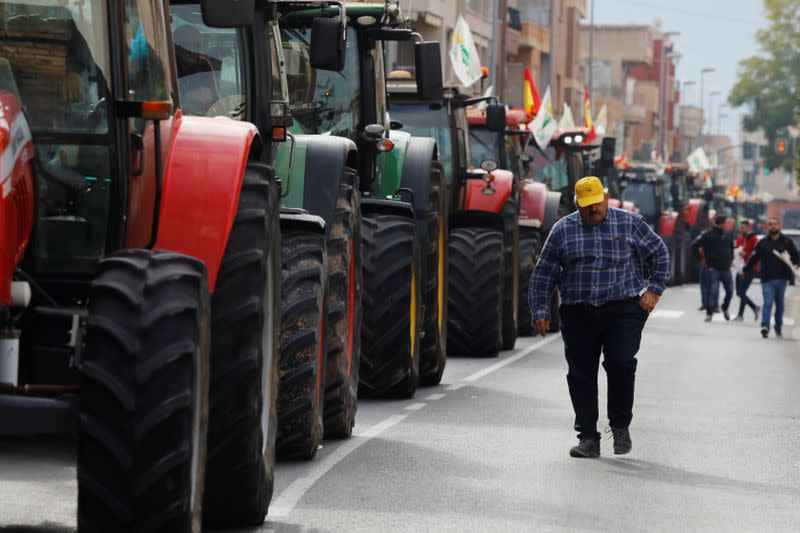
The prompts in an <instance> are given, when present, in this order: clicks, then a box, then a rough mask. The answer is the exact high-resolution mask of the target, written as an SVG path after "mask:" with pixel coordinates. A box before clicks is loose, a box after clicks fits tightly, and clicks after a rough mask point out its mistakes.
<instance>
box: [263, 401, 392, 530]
mask: <svg viewBox="0 0 800 533" xmlns="http://www.w3.org/2000/svg"><path fill="white" fill-rule="evenodd" d="M406 418H407V415H392V416H390V417H389V418H387V419H386V420H383V421H382V422H379V423H377V424H375V425H374V426H372V427H371V428H368V429H366V430H364V431H363V432H361V433H359V434H357V435H354V436H353V437H352V438H351V439H350V440H348V441H347V442H345V443H344V444H343V445H342V446H340V447H339V448H337V449H336V450H334V451H333V452H332V453H331V454H330V455H329V456H327V457H325V458H324V459H322V460H321V461H319V462H318V463H317V464H316V465H314V467H313V468H311V470H309V472H308V474H307V475H306V476H304V477H301V478H297V479H296V480H294V482H293V483H292V484H291V485H289V486H288V487H286V490H284V491H283V492H282V493H281V494H280V496H278V498H277V499H275V500H273V503H272V505H270V506H269V514H268V515H267V519H268V520H269V519H271V518H276V517H285V516H289V513H291V512H292V510H293V509H294V508H295V506H296V505H297V503H298V502H299V501H300V500H301V499H302V498H303V496H304V495H305V493H306V492H307V491H308V489H310V488H311V487H312V486H313V485H314V483H316V482H317V481H318V480H319V479H320V478H321V477H322V476H324V475H325V474H327V473H328V471H329V470H331V469H332V468H333V467H334V466H336V465H337V464H338V463H339V462H341V461H342V460H343V459H344V458H345V457H347V456H348V455H350V454H351V453H353V452H354V451H356V449H358V447H359V446H361V445H362V444H364V443H366V442H368V441H369V440H370V439H372V438H375V437H377V436H378V435H380V434H381V433H383V432H384V431H386V430H387V429H389V428H391V427H392V426H394V425H396V424H399V423H400V422H402V421H403V420H405V419H406Z"/></svg>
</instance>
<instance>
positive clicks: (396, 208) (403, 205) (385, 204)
mask: <svg viewBox="0 0 800 533" xmlns="http://www.w3.org/2000/svg"><path fill="white" fill-rule="evenodd" d="M361 213H363V214H370V213H384V214H391V215H400V216H404V217H408V218H410V219H412V220H413V219H414V206H413V205H411V204H410V203H409V202H402V201H400V200H388V199H382V198H365V197H362V198H361Z"/></svg>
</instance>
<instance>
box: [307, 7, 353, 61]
mask: <svg viewBox="0 0 800 533" xmlns="http://www.w3.org/2000/svg"><path fill="white" fill-rule="evenodd" d="M344 35H345V34H344V33H343V32H342V23H341V21H340V20H338V19H335V18H327V17H317V18H315V19H314V20H313V21H311V53H310V58H309V59H310V61H311V68H315V69H319V70H332V71H335V72H340V71H341V70H342V69H343V68H344V53H345V44H346V43H345V36H344Z"/></svg>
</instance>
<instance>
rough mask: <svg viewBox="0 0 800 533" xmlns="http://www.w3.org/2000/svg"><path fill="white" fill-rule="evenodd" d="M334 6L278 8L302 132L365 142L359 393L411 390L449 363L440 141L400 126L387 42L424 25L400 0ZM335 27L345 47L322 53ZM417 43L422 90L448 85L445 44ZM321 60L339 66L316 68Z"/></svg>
mask: <svg viewBox="0 0 800 533" xmlns="http://www.w3.org/2000/svg"><path fill="white" fill-rule="evenodd" d="M312 4H314V3H312ZM331 4H336V3H328V2H318V3H316V4H315V5H312V6H309V5H308V4H307V3H282V4H280V5H279V8H278V14H279V22H280V25H281V32H282V39H283V47H284V49H283V52H284V57H285V58H286V70H287V72H286V74H287V81H288V91H289V102H290V109H291V113H292V116H293V118H294V121H295V125H296V127H297V128H298V131H302V132H305V133H309V134H322V135H326V136H328V135H332V136H340V137H345V138H347V139H350V140H351V141H352V142H353V143H355V145H356V147H357V149H358V180H359V182H358V183H359V187H358V190H359V193H360V209H361V239H362V254H363V255H362V260H363V268H362V275H363V287H362V306H363V307H362V313H363V314H362V316H363V319H362V326H361V358H360V369H359V372H360V375H359V389H358V390H359V395H361V396H389V397H412V396H413V395H414V393H415V391H416V388H417V385H418V383H419V382H422V383H425V384H437V383H439V382H440V380H441V377H442V372H443V371H444V365H445V356H446V351H445V345H444V342H445V338H446V333H445V324H446V322H445V320H446V315H445V310H444V295H445V287H444V280H445V279H446V270H445V265H446V263H445V261H446V235H447V228H446V226H445V225H444V224H445V222H444V219H443V218H442V217H441V216H440V215H441V213H443V212H444V201H445V196H444V193H443V191H444V185H443V176H442V172H441V170H440V167H439V166H438V163H437V161H436V159H437V152H436V144H435V142H434V141H433V140H432V139H423V138H415V137H411V136H410V135H408V134H405V133H403V132H391V131H390V125H391V124H390V121H389V115H388V110H387V98H386V88H385V79H384V76H385V75H384V66H383V59H384V53H383V42H384V41H393V40H406V41H407V40H411V39H413V38H414V34H413V33H412V32H411V30H407V29H403V28H399V27H398V26H399V25H400V24H401V22H402V20H401V17H400V13H399V8H398V6H397V4H396V3H394V2H387V3H385V4H384V3H381V4H374V3H360V2H347V3H345V4H344V5H345V9H346V13H347V16H346V17H345V16H344V15H343V14H342V13H341V8H340V7H330V5H331ZM328 33H332V34H340V35H341V34H344V35H345V37H346V38H345V40H344V44H343V46H341V47H340V48H333V47H329V48H327V49H321V48H315V49H314V50H312V47H311V45H310V43H309V41H310V39H311V37H312V35H327V34H328ZM415 47H416V52H417V56H416V57H417V68H418V70H419V71H423V72H426V73H428V74H429V75H428V76H426V77H425V79H424V80H420V83H419V84H418V85H419V90H420V92H421V93H423V94H429V93H431V92H435V91H437V90H441V58H440V52H439V45H438V43H416V45H415ZM317 54H318V55H317ZM312 60H313V61H312ZM316 61H319V63H323V64H327V65H329V66H330V67H332V68H329V69H327V70H323V69H314V68H312V67H313V66H314V63H315V62H316Z"/></svg>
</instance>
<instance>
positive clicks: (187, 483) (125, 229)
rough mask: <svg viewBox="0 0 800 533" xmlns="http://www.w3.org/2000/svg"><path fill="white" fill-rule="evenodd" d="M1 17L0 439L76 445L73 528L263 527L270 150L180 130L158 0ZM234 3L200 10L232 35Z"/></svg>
mask: <svg viewBox="0 0 800 533" xmlns="http://www.w3.org/2000/svg"><path fill="white" fill-rule="evenodd" d="M43 4H44V3H43V2H41V1H32V0H19V1H16V2H3V3H2V5H0V113H2V116H0V150H2V154H3V155H2V162H3V163H2V165H3V166H2V177H1V178H0V189H1V190H2V195H1V197H0V345H1V346H2V349H3V356H2V359H0V382H3V383H2V387H1V388H0V433H2V434H4V435H7V434H14V435H22V436H31V435H47V434H53V433H77V444H78V448H77V449H78V453H77V481H78V528H79V529H80V530H82V531H104V532H111V531H115V532H116V531H156V530H158V531H199V530H200V528H201V522H202V520H205V521H206V522H207V523H211V524H218V525H222V526H245V525H259V524H261V523H263V520H264V516H265V515H266V512H267V506H268V505H269V501H270V498H271V494H272V487H273V462H274V445H275V427H276V423H275V416H276V414H275V394H276V389H277V366H276V362H277V357H276V356H275V354H276V353H277V340H278V335H277V332H278V330H279V323H278V320H279V316H280V313H279V307H278V306H279V297H280V293H279V287H280V242H279V235H280V232H279V227H278V220H279V219H278V205H279V188H278V186H277V184H276V183H275V180H274V179H273V171H272V168H271V167H270V166H269V165H267V164H266V162H267V161H269V159H268V158H269V157H270V154H271V146H270V139H269V138H263V137H261V136H260V135H259V134H258V131H257V130H256V128H255V127H254V126H253V125H251V124H248V123H244V122H236V121H233V120H230V119H224V118H215V119H212V118H197V117H187V116H183V114H182V112H181V108H180V101H179V100H178V96H177V95H178V91H177V80H176V74H175V58H174V52H173V47H172V38H171V35H170V31H169V17H170V14H169V9H168V5H167V3H166V1H164V0H126V1H124V2H118V1H110V0H90V1H74V2H73V1H67V2H51V3H50V5H43ZM246 4H247V2H244V1H242V2H239V6H240V8H241V9H240V10H231V9H230V6H226V7H227V9H219V8H217V9H214V8H213V7H214V6H207V5H205V3H204V6H203V16H204V18H205V20H207V21H208V22H209V23H213V24H216V25H221V26H226V25H227V26H230V25H236V24H239V25H242V24H246V23H247V22H246V19H248V17H252V12H248V9H247V6H246Z"/></svg>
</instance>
